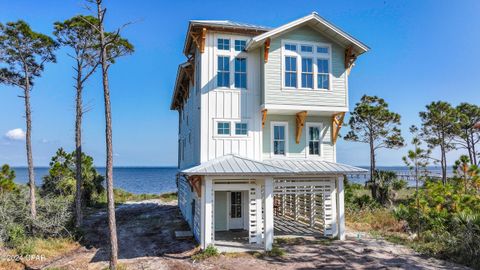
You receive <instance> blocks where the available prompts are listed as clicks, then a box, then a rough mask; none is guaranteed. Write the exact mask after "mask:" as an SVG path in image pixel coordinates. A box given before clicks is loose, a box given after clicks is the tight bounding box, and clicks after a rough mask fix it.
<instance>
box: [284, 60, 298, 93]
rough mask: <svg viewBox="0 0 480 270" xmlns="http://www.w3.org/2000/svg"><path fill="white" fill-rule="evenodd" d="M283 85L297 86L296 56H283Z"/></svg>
mask: <svg viewBox="0 0 480 270" xmlns="http://www.w3.org/2000/svg"><path fill="white" fill-rule="evenodd" d="M285 86H286V87H297V58H296V57H294V56H285Z"/></svg>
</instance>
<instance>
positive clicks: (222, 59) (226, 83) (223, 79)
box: [217, 56, 230, 87]
mask: <svg viewBox="0 0 480 270" xmlns="http://www.w3.org/2000/svg"><path fill="white" fill-rule="evenodd" d="M217 86H218V87H230V58H229V57H228V56H219V57H218V71H217Z"/></svg>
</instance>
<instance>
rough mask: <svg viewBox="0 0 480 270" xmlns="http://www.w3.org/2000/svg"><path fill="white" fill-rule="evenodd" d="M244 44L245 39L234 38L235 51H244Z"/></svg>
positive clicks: (245, 43) (245, 42)
mask: <svg viewBox="0 0 480 270" xmlns="http://www.w3.org/2000/svg"><path fill="white" fill-rule="evenodd" d="M246 45H247V41H245V40H235V51H237V52H242V51H244V50H245V46H246Z"/></svg>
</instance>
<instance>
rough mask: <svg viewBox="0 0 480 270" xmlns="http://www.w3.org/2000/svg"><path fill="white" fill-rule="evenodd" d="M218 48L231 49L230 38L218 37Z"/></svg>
mask: <svg viewBox="0 0 480 270" xmlns="http://www.w3.org/2000/svg"><path fill="white" fill-rule="evenodd" d="M217 49H219V50H225V51H229V50H230V39H228V38H219V39H217Z"/></svg>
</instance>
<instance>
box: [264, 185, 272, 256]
mask: <svg viewBox="0 0 480 270" xmlns="http://www.w3.org/2000/svg"><path fill="white" fill-rule="evenodd" d="M263 200H264V203H265V207H264V212H263V220H264V230H265V232H264V233H265V241H264V244H265V250H266V251H269V250H272V246H273V178H272V177H267V178H265V190H264V198H263Z"/></svg>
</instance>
